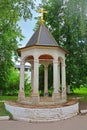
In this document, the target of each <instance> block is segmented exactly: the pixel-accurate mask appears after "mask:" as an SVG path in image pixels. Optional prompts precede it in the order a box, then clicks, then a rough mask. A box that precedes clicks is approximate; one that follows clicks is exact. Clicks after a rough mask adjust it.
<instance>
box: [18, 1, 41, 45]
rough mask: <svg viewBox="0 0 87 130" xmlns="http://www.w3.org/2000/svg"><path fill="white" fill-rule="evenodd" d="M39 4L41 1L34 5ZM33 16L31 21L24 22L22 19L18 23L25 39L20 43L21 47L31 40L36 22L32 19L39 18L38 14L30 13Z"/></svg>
mask: <svg viewBox="0 0 87 130" xmlns="http://www.w3.org/2000/svg"><path fill="white" fill-rule="evenodd" d="M40 2H41V0H36V5H39V3H40ZM32 14H33V18H32V20H27V21H26V22H25V21H24V20H23V19H22V20H20V22H19V26H20V27H21V30H22V34H23V36H24V37H25V38H24V39H23V41H21V42H20V43H19V44H21V47H24V46H25V45H26V44H27V42H28V41H29V39H30V38H31V36H32V35H33V33H34V31H33V29H34V27H35V23H36V22H37V21H36V20H35V19H34V17H38V16H40V14H38V13H37V12H35V11H32Z"/></svg>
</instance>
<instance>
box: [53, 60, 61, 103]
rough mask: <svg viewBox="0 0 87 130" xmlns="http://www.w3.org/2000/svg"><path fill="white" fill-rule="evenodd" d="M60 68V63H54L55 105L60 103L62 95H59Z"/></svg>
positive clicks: (55, 61)
mask: <svg viewBox="0 0 87 130" xmlns="http://www.w3.org/2000/svg"><path fill="white" fill-rule="evenodd" d="M58 80H59V68H58V61H57V60H54V61H53V88H54V92H53V95H52V100H53V102H55V103H60V93H59V91H58V90H59V88H58V87H59V81H58Z"/></svg>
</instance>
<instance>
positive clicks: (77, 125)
mask: <svg viewBox="0 0 87 130" xmlns="http://www.w3.org/2000/svg"><path fill="white" fill-rule="evenodd" d="M0 130H87V114H85V115H78V116H75V117H72V118H69V119H66V120H62V121H57V122H50V123H28V122H23V121H12V120H11V121H0Z"/></svg>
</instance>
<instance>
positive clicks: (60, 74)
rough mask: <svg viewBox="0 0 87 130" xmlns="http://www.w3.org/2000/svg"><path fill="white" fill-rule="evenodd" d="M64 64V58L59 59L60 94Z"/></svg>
mask: <svg viewBox="0 0 87 130" xmlns="http://www.w3.org/2000/svg"><path fill="white" fill-rule="evenodd" d="M62 62H63V59H62V57H59V58H58V63H59V66H58V67H59V92H60V93H62Z"/></svg>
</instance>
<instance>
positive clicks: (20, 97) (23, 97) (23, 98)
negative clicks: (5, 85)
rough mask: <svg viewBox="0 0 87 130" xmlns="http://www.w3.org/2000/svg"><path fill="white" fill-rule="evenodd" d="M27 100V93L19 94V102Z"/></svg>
mask: <svg viewBox="0 0 87 130" xmlns="http://www.w3.org/2000/svg"><path fill="white" fill-rule="evenodd" d="M24 100H25V93H24V92H19V94H18V101H24Z"/></svg>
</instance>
